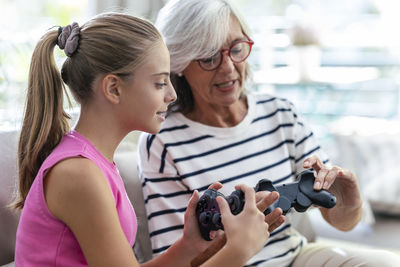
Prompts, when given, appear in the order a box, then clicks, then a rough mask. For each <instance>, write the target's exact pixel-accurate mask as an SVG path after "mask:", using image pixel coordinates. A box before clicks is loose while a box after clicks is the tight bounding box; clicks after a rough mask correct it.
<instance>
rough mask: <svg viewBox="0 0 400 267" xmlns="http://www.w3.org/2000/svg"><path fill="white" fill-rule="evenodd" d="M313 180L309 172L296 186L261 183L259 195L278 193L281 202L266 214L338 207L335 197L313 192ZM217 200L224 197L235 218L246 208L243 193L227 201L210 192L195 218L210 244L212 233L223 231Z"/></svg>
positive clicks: (201, 198) (231, 196) (201, 200)
mask: <svg viewBox="0 0 400 267" xmlns="http://www.w3.org/2000/svg"><path fill="white" fill-rule="evenodd" d="M314 180H315V177H314V173H313V171H311V170H306V171H303V172H302V173H300V174H299V175H298V176H297V178H296V182H293V183H289V184H282V185H278V186H276V187H275V186H274V185H273V184H272V182H271V181H270V180H267V179H262V180H260V181H259V182H258V183H257V185H256V187H255V188H254V190H255V191H256V192H258V191H270V192H272V191H278V192H279V199H278V200H276V201H275V202H274V203H273V204H272V205H271V206H270V207H269V208H268V209H267V210H266V211H265V212H264V214H265V215H267V214H268V213H270V212H271V211H272V210H274V209H275V208H281V209H282V211H283V214H286V213H287V212H288V211H289V210H290V208H292V207H293V208H294V209H295V210H296V211H298V212H305V211H306V210H307V209H308V208H309V207H310V206H311V205H312V204H315V205H318V206H321V207H324V208H333V207H334V206H335V205H336V197H335V196H334V195H332V194H331V193H330V192H328V191H326V190H319V191H316V190H314V188H313V187H314ZM217 196H222V197H224V198H225V199H226V200H227V202H228V204H229V207H230V209H231V212H232V214H234V215H236V214H238V213H240V212H241V211H242V210H243V206H244V193H243V192H242V191H241V190H235V191H234V192H232V194H231V195H229V196H227V197H225V196H224V195H223V194H221V193H220V192H218V191H216V190H214V189H207V190H206V191H205V192H204V194H203V195H202V196H201V197H200V199H199V202H198V203H197V208H196V215H197V219H198V223H199V228H200V233H201V235H202V237H203V238H204V239H205V240H208V241H210V240H211V239H210V236H209V235H210V231H212V230H219V229H224V226H223V225H222V222H221V214H220V211H219V208H218V203H217V201H216V198H217Z"/></svg>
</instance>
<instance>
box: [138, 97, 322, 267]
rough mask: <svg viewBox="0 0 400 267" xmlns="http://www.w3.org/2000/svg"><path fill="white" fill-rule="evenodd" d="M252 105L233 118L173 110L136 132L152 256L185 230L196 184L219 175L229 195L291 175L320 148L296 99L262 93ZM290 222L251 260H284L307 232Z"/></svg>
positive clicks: (217, 178)
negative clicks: (216, 122)
mask: <svg viewBox="0 0 400 267" xmlns="http://www.w3.org/2000/svg"><path fill="white" fill-rule="evenodd" d="M247 102H248V113H247V115H246V116H245V118H244V119H243V120H242V121H241V122H240V123H239V124H238V125H236V126H234V127H230V128H219V127H211V126H207V125H204V124H201V123H198V122H194V121H191V120H189V119H188V118H186V117H185V116H183V115H182V114H181V113H172V114H171V115H170V116H168V117H167V119H166V120H165V122H164V123H163V125H162V127H161V130H160V132H159V133H158V134H156V135H150V134H142V135H141V136H140V138H139V150H138V153H139V161H138V163H139V175H140V177H141V179H142V188H143V192H144V197H145V204H146V210H147V215H148V222H149V231H150V238H151V243H152V249H153V256H156V255H158V254H160V253H162V252H163V251H165V250H166V249H167V248H168V247H169V246H170V245H171V244H172V243H173V242H174V241H176V240H177V239H178V238H179V237H180V236H181V235H182V234H183V222H184V219H183V218H184V213H185V210H186V207H187V203H188V201H189V199H190V197H191V194H192V192H193V191H194V190H198V191H199V193H200V195H201V194H202V193H203V192H204V191H205V190H206V189H207V188H208V186H209V185H210V184H212V183H214V182H216V181H219V182H221V183H222V184H223V188H222V189H221V190H220V192H222V193H223V194H224V195H229V194H230V193H231V192H232V191H233V190H234V186H235V185H237V184H247V185H249V186H252V187H254V186H255V185H256V184H257V182H258V181H259V180H260V179H263V178H266V179H270V180H272V181H273V183H274V184H280V183H285V182H286V183H287V182H291V181H293V180H294V178H295V176H296V174H298V173H300V172H301V171H302V170H304V169H303V168H302V163H303V160H304V159H305V158H306V157H309V156H311V155H313V154H316V155H318V156H319V157H320V159H321V160H323V161H324V162H327V161H328V159H327V157H326V156H325V154H323V152H322V151H321V149H320V146H319V145H318V143H317V141H316V138H315V137H314V135H313V133H312V131H311V130H310V129H309V128H308V127H307V125H306V124H305V123H304V121H303V119H302V118H301V116H300V115H299V114H298V113H297V111H296V110H295V108H294V106H293V105H292V103H290V102H289V101H287V100H285V99H279V98H276V97H273V96H270V95H265V94H249V95H248V96H247ZM290 217H291V216H290V212H289V213H288V214H287V219H286V222H285V223H284V224H283V225H281V226H280V227H279V228H278V229H276V230H275V231H274V232H273V233H271V235H270V238H269V239H268V240H267V243H266V244H265V246H264V248H263V249H262V250H261V251H260V252H259V253H258V254H257V255H255V256H254V257H253V258H252V259H251V260H250V261H249V262H248V265H249V266H287V265H289V264H290V262H291V261H292V260H293V259H294V257H295V256H296V255H297V254H298V252H299V250H300V249H301V247H302V246H303V245H305V244H306V242H307V241H306V239H305V238H304V237H303V236H302V235H300V234H299V233H298V232H297V231H296V230H295V229H294V228H293V227H291V223H290Z"/></svg>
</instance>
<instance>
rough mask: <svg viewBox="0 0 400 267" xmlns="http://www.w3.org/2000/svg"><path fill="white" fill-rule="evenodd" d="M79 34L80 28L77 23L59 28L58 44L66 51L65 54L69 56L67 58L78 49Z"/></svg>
mask: <svg viewBox="0 0 400 267" xmlns="http://www.w3.org/2000/svg"><path fill="white" fill-rule="evenodd" d="M79 34H80V28H79V25H78V23H76V22H73V23H72V24H70V25H68V26H65V27H59V28H58V38H57V44H58V47H60V49H61V50H64V53H65V55H67V57H71V56H72V54H73V53H75V51H76V50H77V49H78V46H79Z"/></svg>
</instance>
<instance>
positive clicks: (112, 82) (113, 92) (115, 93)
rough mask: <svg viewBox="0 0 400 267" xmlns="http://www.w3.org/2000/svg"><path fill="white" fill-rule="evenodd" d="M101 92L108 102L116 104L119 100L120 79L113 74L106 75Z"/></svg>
mask: <svg viewBox="0 0 400 267" xmlns="http://www.w3.org/2000/svg"><path fill="white" fill-rule="evenodd" d="M102 92H103V94H104V97H105V98H106V99H107V100H108V101H110V102H111V103H112V104H118V103H119V102H120V98H121V79H120V78H119V77H118V76H116V75H114V74H108V75H106V76H105V77H104V78H103V82H102Z"/></svg>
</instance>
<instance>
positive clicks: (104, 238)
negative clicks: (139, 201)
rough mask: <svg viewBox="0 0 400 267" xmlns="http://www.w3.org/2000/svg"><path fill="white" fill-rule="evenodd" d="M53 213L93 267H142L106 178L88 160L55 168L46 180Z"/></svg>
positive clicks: (48, 202)
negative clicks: (129, 240)
mask: <svg viewBox="0 0 400 267" xmlns="http://www.w3.org/2000/svg"><path fill="white" fill-rule="evenodd" d="M44 190H45V198H46V202H47V206H48V208H49V210H50V212H51V213H52V214H53V215H54V216H55V217H56V218H58V219H60V220H61V221H63V222H64V223H65V224H66V225H67V226H68V227H69V228H70V229H71V230H72V232H73V233H74V235H75V237H76V238H77V240H78V242H79V245H80V247H81V249H82V251H83V253H84V255H85V258H86V261H87V263H88V264H89V266H99V267H101V266H121V267H124V266H139V263H138V262H137V260H136V258H135V255H134V253H133V251H132V248H131V246H130V245H129V243H128V240H127V239H126V237H125V234H124V232H123V230H122V228H121V225H120V222H119V217H118V214H117V210H116V208H115V201H114V198H113V195H112V193H111V190H110V187H109V185H108V182H107V180H106V178H105V177H104V175H103V173H102V172H101V170H100V169H99V168H98V167H97V165H96V164H95V163H94V162H92V161H91V160H89V159H86V158H70V159H67V160H64V161H62V162H60V163H58V164H57V165H55V166H54V167H53V168H52V169H51V170H50V171H49V173H48V174H47V176H46V178H45V179H44Z"/></svg>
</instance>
